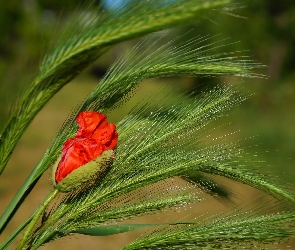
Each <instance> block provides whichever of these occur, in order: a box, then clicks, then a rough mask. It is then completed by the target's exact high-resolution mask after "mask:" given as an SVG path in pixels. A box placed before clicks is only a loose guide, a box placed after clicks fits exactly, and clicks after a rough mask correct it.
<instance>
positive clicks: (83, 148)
mask: <svg viewBox="0 0 295 250" xmlns="http://www.w3.org/2000/svg"><path fill="white" fill-rule="evenodd" d="M76 122H77V123H78V124H79V129H78V131H77V134H76V136H75V137H74V138H70V139H68V140H67V141H66V142H65V143H64V145H63V149H62V157H61V160H60V162H59V163H58V166H57V169H56V172H55V181H56V183H58V182H60V181H61V180H62V179H63V178H65V177H66V176H67V175H68V174H70V173H71V172H72V171H73V170H75V169H77V168H79V167H81V166H83V165H85V164H86V163H88V162H90V161H92V160H94V159H95V158H97V157H98V156H100V155H101V154H102V153H103V152H104V151H106V150H113V149H114V148H115V147H116V146H117V142H118V133H117V132H116V126H115V125H114V124H113V123H110V124H108V121H107V117H106V115H104V114H101V113H98V112H95V111H86V112H81V113H79V115H78V117H77V119H76Z"/></svg>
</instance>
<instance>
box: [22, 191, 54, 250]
mask: <svg viewBox="0 0 295 250" xmlns="http://www.w3.org/2000/svg"><path fill="white" fill-rule="evenodd" d="M58 193H59V190H58V189H53V191H52V192H51V193H49V195H48V196H47V197H46V198H45V200H44V201H43V202H42V204H41V205H40V206H39V208H38V209H37V210H36V212H35V216H34V217H33V219H32V220H31V222H30V224H29V225H28V226H27V228H26V230H25V232H24V235H23V237H22V239H21V241H20V243H19V245H18V247H17V248H16V250H21V249H23V247H24V245H25V244H26V242H27V240H28V237H29V235H30V233H31V231H32V230H33V228H34V226H35V225H36V223H37V221H38V219H39V217H40V215H41V214H42V213H43V212H44V210H45V208H46V207H47V206H48V204H49V203H50V202H51V201H52V200H53V199H54V198H55V197H56V195H57V194H58Z"/></svg>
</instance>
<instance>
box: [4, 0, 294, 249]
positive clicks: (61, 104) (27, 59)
mask: <svg viewBox="0 0 295 250" xmlns="http://www.w3.org/2000/svg"><path fill="white" fill-rule="evenodd" d="M106 2H108V1H106ZM110 3H111V4H110ZM80 5H81V1H78V0H72V1H66V0H58V1H57V0H23V1H19V0H10V1H0V79H1V81H0V107H1V109H0V125H3V124H4V123H5V121H6V118H7V111H8V110H9V106H8V105H7V104H8V103H13V101H14V98H13V96H14V94H15V93H17V92H18V91H19V88H21V83H22V82H25V81H26V79H28V78H30V76H31V75H34V73H35V72H36V69H37V68H38V64H39V63H40V61H41V60H42V55H44V53H46V51H47V49H48V46H52V44H54V42H55V41H56V39H57V34H58V33H59V32H60V31H62V30H63V28H64V26H65V25H66V23H67V20H68V19H69V18H70V17H71V15H72V14H73V13H74V11H76V10H77V9H78V8H79V6H80ZM119 5H120V1H109V2H108V3H105V5H104V6H103V7H102V10H103V9H108V10H109V11H113V10H114V9H116V8H117V6H119ZM239 7H242V8H238V9H237V10H235V11H234V13H235V14H236V15H237V16H232V15H227V14H224V13H214V15H210V14H209V15H208V16H204V19H203V20H202V21H199V22H196V23H191V24H189V25H187V26H185V27H181V28H177V29H174V30H172V31H170V32H168V34H167V36H166V37H165V39H166V40H168V41H169V40H171V39H173V37H175V36H178V35H183V34H186V35H183V36H182V38H181V39H182V40H183V41H185V40H187V39H191V38H192V37H194V36H196V37H198V36H205V35H209V36H210V38H209V39H208V41H207V43H216V42H218V44H219V45H220V44H228V45H227V46H225V47H220V48H216V52H231V51H241V52H240V53H241V54H242V55H249V56H250V58H251V59H253V60H255V61H258V62H260V63H262V64H264V65H266V67H265V68H262V69H259V70H257V72H258V73H261V74H264V75H265V76H266V77H265V78H259V79H245V80H244V81H243V82H241V83H240V84H239V86H238V88H240V89H241V91H243V92H245V93H251V94H253V95H251V97H250V98H249V99H248V100H247V101H245V102H244V103H243V104H242V105H240V106H239V107H237V108H236V109H235V110H234V112H233V113H232V114H231V115H230V116H229V117H226V118H225V119H227V120H226V121H224V120H223V121H222V123H229V122H230V124H229V125H228V126H226V128H224V129H223V128H221V129H220V131H219V132H218V133H219V134H220V135H223V134H226V133H230V132H231V131H232V132H234V131H239V132H238V133H236V134H235V135H234V136H232V137H233V139H234V140H241V141H240V144H241V146H243V147H245V148H246V149H247V151H248V152H249V155H250V156H251V157H252V158H253V157H254V158H255V159H257V161H262V162H263V163H262V164H264V167H265V166H267V167H269V174H270V175H271V176H274V177H275V178H277V179H278V180H279V181H280V182H282V183H284V184H285V185H286V186H289V187H290V189H293V191H294V190H295V189H294V186H295V169H294V168H295V84H294V81H295V2H294V1H293V0H284V1H275V0H260V1H243V3H242V5H239ZM188 31H189V32H188ZM137 41H138V39H137V40H136V41H135V40H132V41H129V42H125V43H123V44H120V45H118V46H116V47H115V48H113V49H111V50H110V51H109V52H108V53H106V55H104V56H103V57H102V58H101V59H99V60H98V61H97V62H96V63H95V64H94V65H93V66H91V67H90V68H89V69H87V70H86V71H85V72H83V73H82V74H81V75H80V76H79V77H78V78H76V79H75V80H74V81H73V82H71V83H69V84H68V85H67V86H66V87H64V88H63V89H62V90H61V91H60V92H59V93H58V94H57V95H56V96H55V97H54V98H53V99H52V100H51V101H50V102H49V103H48V104H47V105H46V106H45V107H44V109H43V110H42V111H41V112H40V113H39V115H38V116H37V117H36V118H35V120H34V121H33V123H32V124H31V125H30V127H29V128H28V130H27V131H26V133H25V134H24V136H23V137H22V139H21V140H20V142H19V144H18V146H17V148H16V149H15V151H14V153H13V155H12V158H11V161H10V162H9V164H8V166H7V168H6V169H5V171H4V173H3V174H2V176H1V177H0V212H3V211H4V209H5V207H6V206H7V205H8V203H9V202H10V200H11V199H12V197H13V195H14V194H15V192H16V191H17V189H18V188H19V187H20V185H21V184H22V182H23V181H24V179H25V178H26V176H27V175H28V174H29V173H30V171H31V169H32V168H33V167H34V166H35V164H36V163H37V162H38V160H39V159H40V158H41V157H42V155H43V154H44V152H45V150H46V148H47V147H48V146H49V145H50V142H51V141H52V140H53V138H54V135H55V134H56V133H57V131H58V129H59V127H60V126H61V124H62V122H63V121H64V120H65V119H66V117H67V115H68V114H69V113H70V112H71V110H73V109H74V108H75V106H76V105H77V104H78V103H79V102H81V101H82V100H83V98H85V97H86V96H87V94H88V93H89V92H90V91H91V90H92V89H93V88H94V86H95V85H96V84H98V83H99V79H100V78H101V77H102V76H103V75H104V73H105V72H106V70H107V69H108V67H109V66H110V65H111V64H112V62H114V60H115V59H116V58H117V57H118V56H120V55H121V54H122V52H123V50H125V49H128V48H132V47H133V46H134V45H135V44H136V42H137ZM220 41H221V42H220ZM212 46H214V45H212ZM234 81H236V82H239V81H240V79H233V78H203V77H199V78H185V77H183V78H175V79H174V78H169V79H164V80H151V81H148V82H145V83H143V84H142V85H141V86H140V88H139V90H138V93H137V94H136V96H135V97H134V98H135V99H134V100H133V101H131V102H130V103H129V104H128V105H127V106H124V112H127V110H128V109H129V108H130V106H131V105H132V103H136V100H139V99H140V98H141V96H142V95H146V93H147V92H150V91H154V90H157V86H158V85H165V84H169V85H171V84H173V85H177V87H178V88H181V90H182V91H187V92H191V91H197V92H198V91H200V89H203V88H205V87H208V88H210V87H212V86H214V85H216V84H224V83H227V82H234ZM124 112H123V113H122V112H121V111H120V114H116V113H114V114H113V116H112V117H111V119H112V120H113V121H114V122H116V121H118V120H119V118H120V116H122V114H124ZM50 178H51V177H50V171H48V172H46V173H45V174H44V176H43V177H42V178H41V180H40V181H39V183H38V184H37V186H36V188H35V190H34V191H33V193H32V194H31V195H30V196H29V197H28V199H27V201H26V202H25V203H24V205H23V207H22V208H21V209H20V211H19V212H18V213H17V214H16V217H15V219H14V220H12V222H11V223H10V224H9V226H8V227H7V230H6V232H5V233H3V235H2V236H0V241H1V240H2V239H4V238H5V237H6V236H7V234H8V233H9V232H11V230H13V229H14V228H15V227H16V226H17V225H19V223H20V222H22V221H23V220H24V218H26V216H28V215H29V214H30V213H31V212H32V210H33V209H34V208H35V207H36V206H38V205H39V203H40V202H41V201H42V199H43V198H44V197H45V195H46V194H47V193H48V192H49V190H50V189H51V186H50V185H51V182H50ZM231 187H232V189H235V190H234V191H235V192H236V193H237V194H242V195H243V199H237V200H236V201H237V202H243V201H245V200H247V199H253V198H255V197H257V195H259V194H257V193H256V192H255V191H254V190H253V189H250V188H247V187H245V186H243V185H236V184H234V183H231ZM213 206H217V207H219V208H220V209H223V206H224V204H220V203H218V202H216V201H215V200H214V199H212V200H210V201H209V202H208V204H207V207H213ZM207 207H206V206H203V207H202V209H201V211H200V213H201V212H202V211H206V209H207ZM141 221H150V218H148V217H147V218H144V219H142V220H141ZM140 234H141V232H136V233H133V234H120V235H115V236H109V237H104V238H103V239H97V238H91V237H85V236H83V237H78V236H77V237H76V236H75V237H73V238H72V239H70V238H66V239H63V240H60V241H57V242H55V243H52V244H48V245H47V246H44V247H43V248H42V249H55V248H56V247H57V246H62V248H63V249H84V248H86V247H88V248H89V249H96V248H98V246H99V248H100V249H118V248H120V247H122V246H124V245H125V244H127V243H128V242H130V240H132V239H135V238H136V237H138V236H139V235H140ZM290 246H291V247H294V248H295V245H294V244H293V245H290Z"/></svg>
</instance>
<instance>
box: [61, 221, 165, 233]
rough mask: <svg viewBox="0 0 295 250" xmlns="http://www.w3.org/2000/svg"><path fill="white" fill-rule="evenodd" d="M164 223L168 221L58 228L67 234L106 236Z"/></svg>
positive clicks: (158, 225)
mask: <svg viewBox="0 0 295 250" xmlns="http://www.w3.org/2000/svg"><path fill="white" fill-rule="evenodd" d="M164 225H166V226H167V225H169V224H168V223H160V224H123V225H109V226H99V227H93V228H82V229H78V230H73V231H70V230H68V231H67V230H59V231H60V232H61V233H65V234H69V233H78V234H85V235H91V236H107V235H113V234H119V233H126V232H130V231H135V230H139V229H143V228H147V227H160V226H164Z"/></svg>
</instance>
